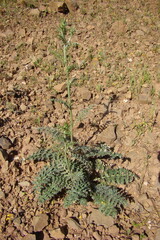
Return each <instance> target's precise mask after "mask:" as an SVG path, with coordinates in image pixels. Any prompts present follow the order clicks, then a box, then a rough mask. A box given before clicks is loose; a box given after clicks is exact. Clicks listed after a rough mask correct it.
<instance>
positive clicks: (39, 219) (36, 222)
mask: <svg viewBox="0 0 160 240" xmlns="http://www.w3.org/2000/svg"><path fill="white" fill-rule="evenodd" d="M32 224H33V227H34V231H35V232H40V231H42V230H43V229H44V228H45V227H46V226H47V225H48V215H47V214H45V213H43V214H40V215H38V216H34V217H33V222H32Z"/></svg>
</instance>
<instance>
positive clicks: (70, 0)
mask: <svg viewBox="0 0 160 240" xmlns="http://www.w3.org/2000/svg"><path fill="white" fill-rule="evenodd" d="M65 3H66V4H67V7H68V8H69V11H76V10H77V9H78V8H79V6H78V3H77V0H65Z"/></svg>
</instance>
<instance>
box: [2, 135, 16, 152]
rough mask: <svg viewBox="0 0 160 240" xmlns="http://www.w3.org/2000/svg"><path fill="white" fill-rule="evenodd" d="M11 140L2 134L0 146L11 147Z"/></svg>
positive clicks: (5, 148)
mask: <svg viewBox="0 0 160 240" xmlns="http://www.w3.org/2000/svg"><path fill="white" fill-rule="evenodd" d="M12 145H13V144H12V142H11V140H10V139H9V138H8V137H5V136H2V137H0V147H1V148H3V149H4V150H7V149H9V148H10V147H12Z"/></svg>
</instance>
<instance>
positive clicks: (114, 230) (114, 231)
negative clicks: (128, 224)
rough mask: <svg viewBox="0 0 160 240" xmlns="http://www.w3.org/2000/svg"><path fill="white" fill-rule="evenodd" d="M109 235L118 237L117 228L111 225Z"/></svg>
mask: <svg viewBox="0 0 160 240" xmlns="http://www.w3.org/2000/svg"><path fill="white" fill-rule="evenodd" d="M109 233H110V234H111V235H114V236H118V234H119V228H118V227H117V226H116V225H113V226H111V227H110V228H109Z"/></svg>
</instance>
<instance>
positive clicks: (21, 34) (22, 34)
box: [19, 28, 26, 37]
mask: <svg viewBox="0 0 160 240" xmlns="http://www.w3.org/2000/svg"><path fill="white" fill-rule="evenodd" d="M19 35H20V36H21V37H25V35H26V30H25V29H24V28H21V29H20V30H19Z"/></svg>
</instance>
